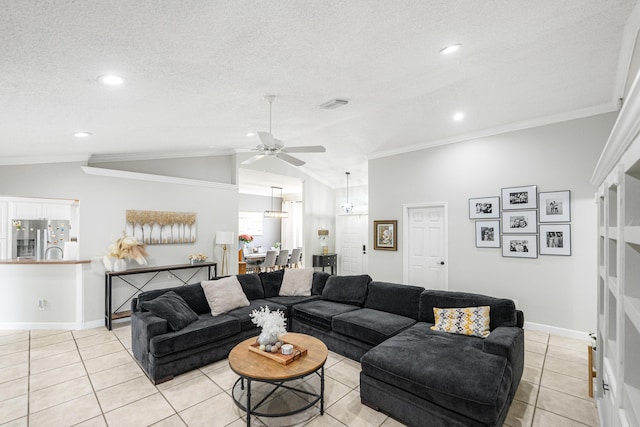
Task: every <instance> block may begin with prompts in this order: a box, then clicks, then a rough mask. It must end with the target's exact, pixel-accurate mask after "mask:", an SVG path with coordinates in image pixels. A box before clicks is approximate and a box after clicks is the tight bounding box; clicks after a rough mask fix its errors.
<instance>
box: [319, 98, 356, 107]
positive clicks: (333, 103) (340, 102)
mask: <svg viewBox="0 0 640 427" xmlns="http://www.w3.org/2000/svg"><path fill="white" fill-rule="evenodd" d="M348 103H349V101H347V100H346V99H332V100H331V101H327V102H325V103H324V104H320V105H319V107H320V108H323V109H325V110H335V109H336V108H338V107H342V106H343V105H347V104H348Z"/></svg>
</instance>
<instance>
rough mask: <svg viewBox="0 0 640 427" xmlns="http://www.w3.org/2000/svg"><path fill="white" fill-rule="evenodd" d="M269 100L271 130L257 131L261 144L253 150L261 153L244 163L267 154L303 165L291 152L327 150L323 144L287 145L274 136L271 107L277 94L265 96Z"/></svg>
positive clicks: (246, 163)
mask: <svg viewBox="0 0 640 427" xmlns="http://www.w3.org/2000/svg"><path fill="white" fill-rule="evenodd" d="M264 99H266V100H267V101H268V102H269V132H256V135H258V138H260V144H258V146H257V147H256V148H254V149H253V151H259V152H260V154H256V155H255V156H253V157H250V158H248V159H247V160H245V161H244V162H242V164H243V165H248V164H250V163H253V162H255V161H257V160H260V159H261V158H263V157H265V156H270V157H277V158H279V159H280V160H284V161H285V162H287V163H290V164H292V165H294V166H302V165H304V164H305V162H303V161H302V160H300V159H298V158H296V157H293V156H290V155H289V153H324V152H325V151H327V149H326V148H324V146H322V145H309V146H306V147H285V146H284V143H283V142H282V141H280V140H279V139H276V138H274V137H273V134H272V133H271V107H272V105H273V100H274V99H276V96H275V95H267V96H265V97H264Z"/></svg>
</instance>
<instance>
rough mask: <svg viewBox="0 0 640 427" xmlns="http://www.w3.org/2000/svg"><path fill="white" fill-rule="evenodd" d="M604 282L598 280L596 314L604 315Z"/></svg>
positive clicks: (600, 278)
mask: <svg viewBox="0 0 640 427" xmlns="http://www.w3.org/2000/svg"><path fill="white" fill-rule="evenodd" d="M605 288H606V286H605V282H604V279H603V278H602V277H599V278H598V314H599V315H601V316H602V315H604V295H605V294H604V293H605Z"/></svg>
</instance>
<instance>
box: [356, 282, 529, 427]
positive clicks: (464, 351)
mask: <svg viewBox="0 0 640 427" xmlns="http://www.w3.org/2000/svg"><path fill="white" fill-rule="evenodd" d="M485 305H488V306H490V313H491V314H490V320H491V321H490V325H491V326H490V331H491V332H490V334H489V336H488V337H486V338H480V337H476V336H466V335H458V334H452V333H448V332H441V331H435V330H432V329H431V327H432V326H433V325H434V317H433V308H434V307H438V308H454V307H455V308H459V307H476V306H485ZM429 312H431V315H429ZM419 319H420V320H421V321H420V322H417V323H416V324H415V325H412V326H410V327H409V328H407V329H406V330H404V331H402V332H400V333H398V334H397V335H395V336H393V337H391V338H389V339H387V340H385V341H384V342H383V343H381V344H379V345H377V346H376V347H374V348H372V349H371V350H369V351H368V352H367V353H366V354H365V355H364V356H363V357H362V359H361V366H362V371H361V374H360V396H361V399H362V402H363V403H364V404H366V405H369V406H371V407H374V408H376V409H379V410H381V411H382V412H385V413H387V414H390V415H392V416H394V417H395V418H397V419H399V420H400V421H402V422H404V423H406V424H408V425H412V426H419V425H424V420H425V419H429V420H430V421H429V425H430V426H500V425H502V423H503V422H504V419H505V418H506V415H507V412H508V409H509V406H510V404H511V401H512V400H513V396H514V395H515V392H516V390H517V387H518V384H519V382H520V378H521V377H522V369H523V363H524V334H523V331H522V328H521V327H519V326H518V325H517V319H518V316H517V314H516V310H515V306H514V304H513V302H512V301H510V300H503V299H497V298H491V297H486V296H483V295H475V294H468V293H457V292H443V291H431V290H426V291H424V292H423V293H422V294H421V297H420V317H419ZM427 319H428V320H431V322H428V321H425V320H427ZM492 328H493V329H492Z"/></svg>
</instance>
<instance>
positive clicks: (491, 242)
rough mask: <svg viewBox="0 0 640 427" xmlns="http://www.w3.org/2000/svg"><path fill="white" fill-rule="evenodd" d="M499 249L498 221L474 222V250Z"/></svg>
mask: <svg viewBox="0 0 640 427" xmlns="http://www.w3.org/2000/svg"><path fill="white" fill-rule="evenodd" d="M499 247H500V221H499V220H497V219H496V220H491V221H476V248H499Z"/></svg>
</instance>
